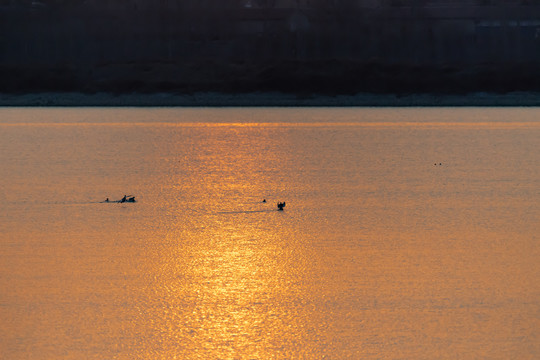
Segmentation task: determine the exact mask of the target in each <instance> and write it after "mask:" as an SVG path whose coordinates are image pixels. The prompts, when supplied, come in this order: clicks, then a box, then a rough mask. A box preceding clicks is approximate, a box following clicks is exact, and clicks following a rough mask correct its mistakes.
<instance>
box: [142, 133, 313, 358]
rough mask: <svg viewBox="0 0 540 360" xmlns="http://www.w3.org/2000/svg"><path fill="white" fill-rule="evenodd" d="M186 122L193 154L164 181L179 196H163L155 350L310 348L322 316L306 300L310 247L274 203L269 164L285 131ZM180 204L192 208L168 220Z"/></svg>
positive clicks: (205, 354) (277, 163) (279, 157)
mask: <svg viewBox="0 0 540 360" xmlns="http://www.w3.org/2000/svg"><path fill="white" fill-rule="evenodd" d="M192 130H193V131H194V132H192V133H190V139H195V140H194V141H193V143H192V144H189V143H188V144H186V143H184V144H182V146H191V147H193V148H194V149H195V150H194V153H195V156H194V158H192V159H190V161H176V162H174V161H173V163H177V164H178V166H179V167H182V169H179V170H178V171H177V172H176V173H174V172H173V173H172V177H171V179H169V180H168V181H170V182H172V183H173V184H172V185H171V189H172V191H174V192H176V193H177V194H173V196H172V198H182V199H183V200H182V204H181V205H179V204H175V203H174V202H170V203H168V206H169V210H168V213H169V216H168V221H169V222H171V221H173V222H172V223H168V224H164V226H167V227H168V228H170V229H171V234H172V235H171V236H170V238H169V239H167V242H168V243H169V247H168V248H166V249H164V251H163V253H162V258H161V259H160V260H159V261H161V262H162V264H160V270H158V271H160V272H161V274H160V275H159V277H158V283H157V284H155V287H156V289H155V291H156V296H157V297H158V298H160V299H161V305H157V306H161V309H156V316H155V317H156V318H157V320H156V324H154V327H155V328H156V332H158V333H160V334H161V335H159V337H160V340H159V342H160V344H161V348H162V351H163V352H162V353H161V354H163V353H165V354H166V356H168V357H170V358H174V357H175V356H176V357H177V358H193V357H195V358H197V357H199V358H205V359H224V358H260V359H264V358H276V356H277V357H281V358H288V357H298V356H300V354H310V353H311V354H315V353H317V352H316V350H315V349H316V347H317V346H318V345H317V341H310V340H309V339H310V338H311V337H312V336H313V334H316V333H318V331H313V328H314V327H317V326H319V327H320V326H321V322H320V321H318V317H319V316H318V315H317V313H316V311H315V306H308V305H307V304H306V303H305V302H306V301H307V300H306V299H309V295H308V293H309V291H310V288H309V286H310V284H311V282H310V281H309V277H310V272H312V270H311V267H312V266H313V263H312V261H310V260H313V259H310V257H311V258H312V255H310V249H309V248H310V245H309V243H307V242H306V239H305V238H303V236H302V235H301V234H299V233H298V232H297V231H295V230H294V229H295V227H294V226H293V225H291V224H290V223H289V222H290V221H291V218H290V217H288V216H287V211H285V212H278V211H277V208H276V204H275V201H277V200H286V199H280V198H277V197H279V196H282V194H283V193H284V191H286V187H287V185H286V184H283V183H280V182H279V181H276V176H281V175H279V172H278V171H276V169H279V168H281V167H283V166H286V164H287V161H288V160H287V159H288V154H287V141H293V140H292V139H288V135H287V132H288V129H279V128H276V129H274V130H269V129H264V130H261V129H260V127H237V126H230V127H223V126H222V127H219V128H216V129H215V130H213V131H208V129H206V130H205V131H204V132H201V133H198V132H197V131H198V129H192ZM190 131H191V130H190ZM178 156H179V157H181V156H182V154H181V152H180V151H179V155H178ZM176 174H182V178H181V180H176V178H175V176H177V175H176ZM190 174H195V175H193V176H194V178H193V179H191V178H189V176H190ZM195 176H196V177H195ZM175 182H178V183H177V184H174V183H175ZM284 188H285V190H284ZM186 194H188V195H186ZM266 197H268V200H269V201H268V203H262V199H263V198H266ZM274 198H277V199H276V200H274ZM184 207H188V208H196V209H198V211H197V212H193V213H192V214H191V215H192V216H193V217H194V218H192V219H186V218H185V217H182V216H178V217H177V220H178V221H177V222H176V223H175V222H174V221H175V217H174V213H175V212H177V213H181V212H183V211H184ZM174 244H177V245H174ZM306 344H312V346H313V348H310V346H306ZM291 351H296V352H297V353H296V354H292V353H291ZM149 355H155V354H149Z"/></svg>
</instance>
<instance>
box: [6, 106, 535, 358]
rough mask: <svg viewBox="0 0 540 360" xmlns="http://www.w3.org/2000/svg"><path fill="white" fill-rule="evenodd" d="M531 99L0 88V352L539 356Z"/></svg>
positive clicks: (147, 355) (73, 355) (98, 355)
mask: <svg viewBox="0 0 540 360" xmlns="http://www.w3.org/2000/svg"><path fill="white" fill-rule="evenodd" d="M538 119H540V110H539V109H536V108H526V109H525V108H522V109H520V108H504V109H486V108H460V109H449V108H429V109H422V108H408V109H397V108H388V109H367V108H366V109H363V108H333V109H295V108H290V109H289V108H281V109H280V108H276V109H256V108H253V109H250V108H248V109H237V108H228V109H136V108H127V109H98V108H96V109H92V108H75V109H39V108H37V109H13V108H4V109H0V358H2V359H175V358H176V359H272V358H273V359H322V358H329V359H538V358H540V334H539V329H540V284H539V282H538V279H539V278H540V251H539V246H538V243H539V232H540V121H539V120H538ZM439 164H440V165H439ZM123 195H135V196H136V199H137V200H138V202H137V203H134V204H129V203H127V204H117V203H109V204H107V203H101V201H103V200H104V199H105V198H107V197H109V198H110V199H111V200H117V199H120V198H121V197H122V196H123ZM263 199H266V200H267V202H266V203H263V202H262V200H263ZM278 201H286V203H287V205H286V207H285V210H284V211H283V212H278V211H276V209H277V207H276V203H277V202H278Z"/></svg>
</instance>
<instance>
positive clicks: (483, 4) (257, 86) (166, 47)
mask: <svg viewBox="0 0 540 360" xmlns="http://www.w3.org/2000/svg"><path fill="white" fill-rule="evenodd" d="M445 3H448V1H446V2H445ZM455 3H456V4H458V5H456V6H457V7H455V8H453V9H452V8H451V9H446V8H444V7H443V8H438V7H437V6H435V5H436V1H435V0H433V1H428V0H411V1H406V2H404V1H399V0H380V2H379V3H374V2H373V1H371V2H369V1H367V2H366V1H364V2H363V1H362V0H358V1H353V0H311V1H310V2H309V3H308V2H307V1H304V2H302V1H297V2H292V1H291V4H292V5H291V6H284V5H283V4H284V3H283V2H281V3H278V0H251V1H248V0H229V1H225V0H183V1H179V0H178V1H175V0H156V1H152V2H150V1H144V0H41V1H39V0H37V1H25V0H17V1H15V0H0V33H1V36H0V77H1V78H2V81H1V82H0V91H2V92H36V91H84V92H95V91H111V92H133V91H137V92H159V91H173V92H182V93H188V92H193V91H222V92H245V91H285V92H295V93H326V94H341V93H356V92H377V93H387V92H391V93H411V92H439V93H464V92H471V91H497V92H506V91H516V90H522V91H538V90H540V69H539V65H538V64H540V4H534V3H530V2H527V1H515V0H490V1H487V0H486V1H481V0H478V1H468V2H467V1H465V0H463V1H461V2H460V1H456V2H455ZM459 3H463V5H462V6H464V7H465V8H467V6H468V8H467V9H468V11H461V10H463V9H461V8H459ZM370 4H371V5H370ZM374 4H375V5H378V6H373V5H374ZM368 5H370V6H368ZM428 5H429V6H428ZM471 6H472V8H471ZM479 9H480V10H479ZM451 11H453V13H451ZM456 14H458V15H459V14H467V15H463V16H461V15H459V16H457V15H456Z"/></svg>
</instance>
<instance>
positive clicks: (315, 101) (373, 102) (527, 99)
mask: <svg viewBox="0 0 540 360" xmlns="http://www.w3.org/2000/svg"><path fill="white" fill-rule="evenodd" d="M0 106H2V107H94V106H96V107H288V106H290V107H302V106H307V107H316V106H320V107H333V106H336V107H356V106H358V107H416V106H419V107H422V106H425V107H437V106H443V107H444V106H450V107H454V106H456V107H457V106H474V107H476V106H478V107H484V106H485V107H497V106H508V107H512V106H517V107H521V106H531V107H536V106H540V92H538V93H537V92H511V93H506V94H494V93H472V94H464V95H445V94H442V95H441V94H407V95H396V94H370V93H360V94H356V95H336V96H329V95H317V94H301V95H298V94H285V93H278V92H256V93H235V94H227V93H217V92H198V93H193V94H175V93H151V94H140V93H131V94H113V93H95V94H85V93H77V92H65V93H61V92H44V93H29V94H5V93H0Z"/></svg>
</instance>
